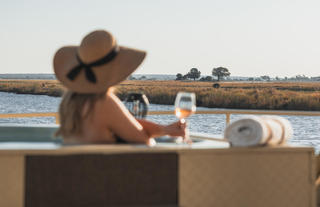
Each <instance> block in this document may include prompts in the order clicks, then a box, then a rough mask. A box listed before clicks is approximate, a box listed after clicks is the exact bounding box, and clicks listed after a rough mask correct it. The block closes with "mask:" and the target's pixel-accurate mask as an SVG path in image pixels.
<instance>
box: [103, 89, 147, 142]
mask: <svg viewBox="0 0 320 207" xmlns="http://www.w3.org/2000/svg"><path fill="white" fill-rule="evenodd" d="M99 108H101V110H100V113H101V114H105V115H104V116H101V115H100V117H103V118H104V120H103V122H104V123H106V124H107V127H108V128H109V129H110V131H112V132H113V133H114V134H116V135H117V136H119V137H121V138H122V139H125V140H126V141H128V142H136V143H147V144H148V143H149V141H150V139H149V138H150V136H148V134H147V133H146V132H145V131H144V129H143V126H141V124H140V123H139V122H138V121H137V120H136V119H135V118H134V117H133V116H132V115H131V114H130V112H129V111H128V110H127V108H126V107H125V106H124V105H123V103H122V102H121V101H120V100H119V99H118V97H116V96H115V95H114V94H113V93H108V94H107V97H106V99H105V101H104V102H103V103H102V105H101V106H100V107H99Z"/></svg>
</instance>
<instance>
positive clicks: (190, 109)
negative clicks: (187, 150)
mask: <svg viewBox="0 0 320 207" xmlns="http://www.w3.org/2000/svg"><path fill="white" fill-rule="evenodd" d="M174 106H175V114H176V116H177V117H178V118H179V119H180V121H181V122H182V123H185V122H186V118H187V117H189V116H190V115H191V114H193V113H194V112H195V111H196V95H195V94H194V93H188V92H179V93H178V94H177V97H176V100H175V103H174ZM186 140H189V135H188V133H187V134H186Z"/></svg>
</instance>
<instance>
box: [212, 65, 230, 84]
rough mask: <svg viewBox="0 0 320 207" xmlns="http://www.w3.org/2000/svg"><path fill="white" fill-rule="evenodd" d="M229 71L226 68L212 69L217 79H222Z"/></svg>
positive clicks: (228, 74)
mask: <svg viewBox="0 0 320 207" xmlns="http://www.w3.org/2000/svg"><path fill="white" fill-rule="evenodd" d="M230 74H231V73H230V72H229V70H228V69H227V68H224V67H218V68H213V69H212V75H213V76H216V77H218V81H220V80H222V79H223V78H224V77H228V76H230Z"/></svg>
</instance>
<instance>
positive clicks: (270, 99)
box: [0, 80, 320, 111]
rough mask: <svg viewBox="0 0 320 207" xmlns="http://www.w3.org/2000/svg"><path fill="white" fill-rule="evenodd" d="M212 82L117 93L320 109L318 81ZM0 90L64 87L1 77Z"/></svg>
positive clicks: (139, 85)
mask: <svg viewBox="0 0 320 207" xmlns="http://www.w3.org/2000/svg"><path fill="white" fill-rule="evenodd" d="M212 85H213V83H212V82H198V81H196V82H193V81H154V80H153V81H137V80H134V81H124V82H123V83H121V84H119V85H118V86H116V94H117V95H118V96H119V97H120V99H122V100H123V99H124V98H125V97H126V96H127V95H128V94H129V93H130V92H143V93H145V94H146V95H147V97H148V98H149V101H150V103H154V104H167V105H168V104H170V105H172V104H173V103H174V100H175V96H176V94H177V93H178V92H179V91H189V92H194V93H196V96H197V106H202V107H209V108H234V109H272V110H311V111H312V110H316V111H319V110H320V83H318V82H301V83H286V82H262V83H261V82H224V83H220V86H221V87H220V88H213V87H212ZM0 91H2V92H13V93H18V94H41V95H49V96H56V97H58V96H61V95H62V94H63V91H64V88H63V86H62V85H61V84H60V83H59V82H58V81H56V80H0Z"/></svg>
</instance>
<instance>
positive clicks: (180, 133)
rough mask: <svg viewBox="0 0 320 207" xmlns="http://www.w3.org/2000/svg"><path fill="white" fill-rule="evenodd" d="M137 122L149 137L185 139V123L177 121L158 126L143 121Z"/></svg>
mask: <svg viewBox="0 0 320 207" xmlns="http://www.w3.org/2000/svg"><path fill="white" fill-rule="evenodd" d="M137 121H138V122H139V123H140V124H141V125H142V127H143V129H144V130H145V132H146V133H147V134H148V135H149V137H160V136H164V135H169V136H174V137H185V133H186V123H185V122H181V121H177V122H174V123H172V124H169V125H160V124H156V123H154V122H150V121H147V120H144V119H137Z"/></svg>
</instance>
